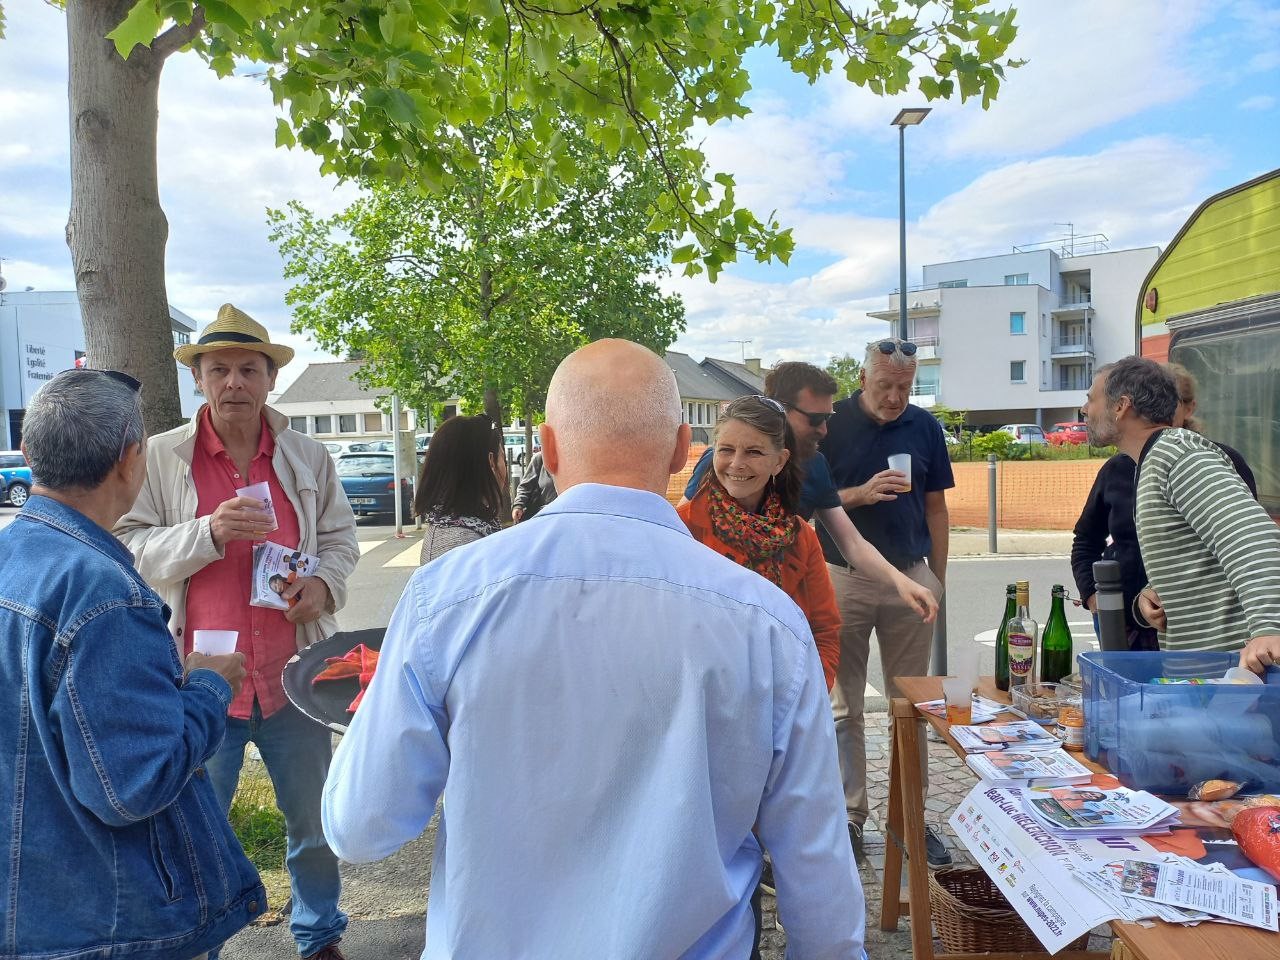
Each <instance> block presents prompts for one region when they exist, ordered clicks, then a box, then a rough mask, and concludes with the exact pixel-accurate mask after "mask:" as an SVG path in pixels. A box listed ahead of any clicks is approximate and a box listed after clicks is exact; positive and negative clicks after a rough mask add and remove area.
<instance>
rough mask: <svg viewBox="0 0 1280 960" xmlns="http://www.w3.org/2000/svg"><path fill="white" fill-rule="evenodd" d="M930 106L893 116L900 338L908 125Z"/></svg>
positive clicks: (903, 334) (903, 333) (903, 330)
mask: <svg viewBox="0 0 1280 960" xmlns="http://www.w3.org/2000/svg"><path fill="white" fill-rule="evenodd" d="M930 109H931V108H929V107H907V108H906V109H903V110H899V111H898V115H897V116H896V117H894V118H893V125H894V126H895V127H897V128H898V339H900V340H906V339H908V337H907V127H914V126H917V125H919V124H920V123H922V122H924V118H925V117H927V116H928V115H929V110H930Z"/></svg>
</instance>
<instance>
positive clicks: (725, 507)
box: [707, 481, 799, 586]
mask: <svg viewBox="0 0 1280 960" xmlns="http://www.w3.org/2000/svg"><path fill="white" fill-rule="evenodd" d="M707 498H708V504H707V505H708V507H710V510H709V513H710V515H711V531H712V533H714V534H715V535H716V538H717V539H719V540H720V542H721V543H723V544H725V545H726V546H730V547H733V548H734V549H735V550H739V551H741V552H742V553H743V554H744V555H745V556H746V558H747V559H746V566H747V567H749V568H750V569H752V570H754V571H755V572H756V573H758V574H760V575H761V576H762V577H765V578H766V579H768V580H769V581H771V582H772V583H775V584H777V585H778V586H781V585H782V555H783V554H784V553H786V552H787V549H788V548H789V547H790V546H791V545H792V544H793V543H795V541H796V535H797V533H798V532H799V531H798V528H797V525H796V524H797V519H796V516H795V514H792V513H787V511H785V510H783V509H782V501H781V500H779V499H778V495H777V493H775V492H774V491H773V490H770V491H769V492H768V493H767V494H765V498H764V502H763V503H761V504H760V510H759V512H757V513H751V512H749V511H747V510H745V509H743V507H742V505H741V504H740V503H738V501H737V500H735V499H733V497H731V496H729V494H727V493H726V492H725V490H724V487H722V486H720V484H719V483H716V482H714V481H713V482H711V483H708V484H707Z"/></svg>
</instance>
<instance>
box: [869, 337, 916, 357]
mask: <svg viewBox="0 0 1280 960" xmlns="http://www.w3.org/2000/svg"><path fill="white" fill-rule="evenodd" d="M876 347H877V348H878V349H879V350H880V352H881V353H883V354H884V355H885V356H886V357H888V356H892V355H893V351H895V350H897V351H898V352H899V353H901V354H902V355H903V356H904V357H914V356H915V355H916V345H915V344H914V343H912V342H911V341H910V340H881V341H880V342H879V343H877V344H876Z"/></svg>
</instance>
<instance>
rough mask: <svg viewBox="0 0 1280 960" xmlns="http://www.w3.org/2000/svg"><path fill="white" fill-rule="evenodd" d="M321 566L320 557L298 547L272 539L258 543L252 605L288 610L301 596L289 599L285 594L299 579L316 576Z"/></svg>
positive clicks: (255, 548) (250, 596)
mask: <svg viewBox="0 0 1280 960" xmlns="http://www.w3.org/2000/svg"><path fill="white" fill-rule="evenodd" d="M319 566H320V560H319V558H318V557H313V556H311V554H309V553H303V552H302V551H301V550H298V549H296V548H294V547H282V546H281V545H280V544H278V543H272V542H271V541H270V540H264V541H262V543H256V544H254V546H253V587H252V590H251V591H250V595H249V606H251V607H269V608H270V609H272V610H288V609H289V608H290V607H291V606H293V605H294V604H295V603H297V602H298V598H297V597H292V598H290V599H289V600H285V598H284V597H283V596H281V594H283V593H284V592H285V590H287V589H288V588H289V585H290V584H291V583H293V582H294V581H295V580H299V579H301V578H302V577H310V576H314V575H315V572H316V569H317V568H318V567H319Z"/></svg>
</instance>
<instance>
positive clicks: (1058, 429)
mask: <svg viewBox="0 0 1280 960" xmlns="http://www.w3.org/2000/svg"><path fill="white" fill-rule="evenodd" d="M1044 438H1045V439H1046V440H1048V441H1049V442H1050V443H1052V444H1053V445H1054V446H1059V447H1060V446H1063V445H1064V444H1068V443H1070V444H1076V443H1088V442H1089V432H1088V430H1087V429H1086V428H1085V425H1084V423H1082V422H1080V421H1078V420H1077V421H1075V422H1073V423H1055V424H1054V425H1053V427H1052V429H1050V430H1049V431H1048V432H1047V433H1046V434H1045V435H1044Z"/></svg>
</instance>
